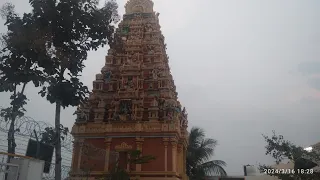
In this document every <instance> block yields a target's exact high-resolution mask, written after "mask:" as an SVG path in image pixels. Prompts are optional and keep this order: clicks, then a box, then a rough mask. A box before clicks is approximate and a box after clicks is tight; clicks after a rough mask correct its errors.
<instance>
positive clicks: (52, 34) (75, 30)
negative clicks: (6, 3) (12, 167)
mask: <svg viewBox="0 0 320 180" xmlns="http://www.w3.org/2000/svg"><path fill="white" fill-rule="evenodd" d="M29 2H30V5H31V7H32V11H31V12H30V13H25V14H24V15H23V17H19V16H17V15H16V14H15V13H11V12H13V11H11V10H10V8H7V10H9V11H4V12H10V13H7V14H9V16H8V17H10V19H9V21H8V20H7V21H8V22H9V23H7V26H8V29H10V28H11V29H14V31H17V32H18V33H16V34H13V35H12V37H14V38H15V40H18V39H19V38H23V37H26V38H27V39H28V41H27V42H28V43H29V44H28V43H23V42H22V43H20V41H18V42H17V43H18V44H19V50H16V49H9V50H7V51H6V52H5V54H10V56H12V57H16V58H15V59H13V60H12V61H14V62H12V64H13V65H14V66H9V67H8V68H7V69H5V70H6V71H4V72H3V74H4V75H2V76H8V75H16V74H17V73H20V72H21V71H23V69H25V68H24V67H22V65H23V66H26V65H28V64H27V63H23V62H22V60H24V61H26V59H28V58H29V59H30V62H31V63H30V65H31V66H30V68H40V69H41V71H36V72H35V73H28V74H26V73H25V72H24V71H23V72H24V74H23V75H24V78H25V79H27V80H28V81H30V78H33V77H34V76H40V77H45V80H46V83H45V84H44V86H43V88H42V90H41V91H40V92H39V93H40V94H41V96H43V97H46V98H47V100H48V101H49V102H50V103H55V104H56V108H55V109H56V115H55V133H56V136H57V137H56V138H55V139H57V140H58V142H57V143H55V152H56V158H55V159H56V165H55V167H56V168H55V177H56V179H57V180H58V179H61V143H60V139H61V138H60V111H61V107H68V106H77V105H79V104H80V103H82V102H83V101H84V100H85V99H86V95H87V94H88V89H87V87H86V86H84V85H83V83H82V82H80V80H79V76H80V75H81V72H82V70H83V68H84V61H85V60H86V59H87V53H88V51H90V50H97V49H98V48H99V47H100V46H104V45H106V44H107V43H111V42H113V34H114V30H115V27H114V25H115V23H116V22H117V21H118V20H119V16H118V13H117V8H118V6H117V3H116V2H115V1H114V0H109V1H106V2H105V4H104V5H103V6H99V0H45V1H44V0H30V1H29ZM11 16H12V18H11ZM11 19H12V20H11ZM11 21H13V22H14V23H12V24H14V25H11V23H10V22H11ZM11 31H12V30H9V32H10V33H11ZM29 33H31V36H29ZM4 38H6V36H4ZM6 42H7V41H6ZM30 43H31V44H30ZM34 45H35V46H36V47H35V48H34V47H33V46H34ZM7 49H8V48H7ZM30 50H31V51H32V52H35V54H32V52H30ZM21 56H23V57H24V58H23V59H22V60H21V59H18V58H21ZM7 59H8V61H10V60H9V59H10V58H9V57H8V58H7ZM20 64H21V65H20ZM17 67H18V68H17ZM9 71H10V72H12V73H11V74H10V73H9ZM15 80H16V81H17V82H19V83H21V82H22V83H23V82H25V81H26V80H21V79H19V78H16V79H15ZM32 80H33V79H32ZM10 82H11V81H10ZM33 82H35V85H36V86H39V85H40V84H41V83H39V80H38V81H36V80H34V81H33ZM2 84H4V83H2ZM15 84H17V85H19V84H18V83H15ZM5 85H6V84H5ZM6 87H8V88H7V89H10V88H9V87H11V86H6ZM10 90H11V91H12V92H14V90H12V88H11V89H10ZM24 99H25V98H24Z"/></svg>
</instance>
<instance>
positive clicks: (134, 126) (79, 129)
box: [72, 122, 177, 135]
mask: <svg viewBox="0 0 320 180" xmlns="http://www.w3.org/2000/svg"><path fill="white" fill-rule="evenodd" d="M176 126H177V125H176V124H172V123H171V122H168V123H158V122H148V123H115V124H106V123H94V124H90V125H82V124H79V125H78V124H75V125H74V126H73V128H72V134H74V135H77V134H103V133H112V132H114V133H117V132H127V133H130V132H171V131H176Z"/></svg>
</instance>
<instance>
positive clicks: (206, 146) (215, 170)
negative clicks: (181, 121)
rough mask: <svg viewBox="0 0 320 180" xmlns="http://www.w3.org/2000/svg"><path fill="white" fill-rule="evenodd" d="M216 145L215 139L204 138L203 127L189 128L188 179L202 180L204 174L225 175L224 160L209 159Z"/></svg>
mask: <svg viewBox="0 0 320 180" xmlns="http://www.w3.org/2000/svg"><path fill="white" fill-rule="evenodd" d="M216 145H217V141H216V140H214V139H210V138H205V133H204V130H203V129H201V128H197V127H193V128H192V129H191V131H190V134H189V145H188V152H187V175H188V176H189V178H190V180H202V179H204V177H205V176H212V175H220V176H226V175H227V173H226V171H225V170H224V168H223V166H226V163H225V162H224V161H221V160H211V161H210V158H211V157H212V156H213V154H214V148H215V147H216Z"/></svg>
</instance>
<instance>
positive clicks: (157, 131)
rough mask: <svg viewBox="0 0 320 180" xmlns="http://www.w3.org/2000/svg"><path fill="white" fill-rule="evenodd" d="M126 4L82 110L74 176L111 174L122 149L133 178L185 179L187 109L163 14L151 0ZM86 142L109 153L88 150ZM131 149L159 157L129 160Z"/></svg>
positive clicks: (121, 162)
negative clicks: (172, 65) (178, 89)
mask: <svg viewBox="0 0 320 180" xmlns="http://www.w3.org/2000/svg"><path fill="white" fill-rule="evenodd" d="M125 9H126V13H125V15H124V17H123V21H122V22H121V23H120V24H119V28H118V29H117V32H116V37H117V38H118V41H116V43H115V44H113V45H112V46H111V48H110V50H109V52H108V55H107V56H106V58H105V66H104V67H103V68H102V70H101V73H99V74H97V75H96V80H95V81H94V82H93V91H92V93H91V95H90V97H89V101H88V103H86V104H83V105H81V107H79V108H78V110H77V115H78V117H77V122H76V123H75V125H74V127H73V128H72V134H73V135H74V138H75V146H74V153H73V161H72V171H71V179H72V178H73V179H76V178H77V177H80V176H82V175H83V174H82V173H80V172H81V171H83V170H84V169H86V170H87V172H88V173H87V174H88V175H87V178H89V179H90V178H94V177H103V176H105V175H107V174H108V173H110V171H111V170H112V167H114V163H115V160H114V159H113V158H114V157H113V156H112V155H111V154H112V153H114V152H117V154H118V161H117V162H119V165H120V166H121V167H122V168H124V169H126V170H127V171H128V172H130V174H131V177H134V178H138V179H140V180H144V179H146V180H181V179H182V180H186V179H187V176H186V162H185V160H186V149H187V136H188V133H187V124H188V121H187V113H186V110H185V108H182V106H181V104H180V102H179V101H178V99H177V94H178V93H177V92H176V87H175V85H174V81H173V78H172V75H171V73H170V68H169V65H168V56H167V55H166V46H165V43H164V39H165V38H164V36H163V35H162V34H161V30H160V25H159V19H158V16H159V14H158V13H155V12H154V11H153V2H152V1H151V0H129V1H128V3H127V4H126V6H125ZM81 144H91V145H92V147H96V148H99V149H103V150H105V153H98V152H94V151H92V149H93V148H89V149H86V150H84V149H83V146H81ZM131 150H140V151H142V153H143V155H153V156H155V157H156V159H155V160H154V161H152V162H151V163H148V164H142V165H139V164H137V165H130V164H128V158H129V157H128V152H129V151H131ZM84 152H86V153H84ZM97 154H99V157H98V158H96V159H93V158H92V157H93V156H95V155H97ZM86 164H87V165H91V166H90V167H87V166H85V165H86Z"/></svg>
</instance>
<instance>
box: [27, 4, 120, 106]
mask: <svg viewBox="0 0 320 180" xmlns="http://www.w3.org/2000/svg"><path fill="white" fill-rule="evenodd" d="M98 2H99V1H97V0H61V1H56V0H47V1H42V0H31V1H30V3H31V6H32V7H33V11H32V13H33V16H34V17H36V18H35V24H37V26H38V28H39V29H41V30H42V31H43V32H46V33H44V35H45V37H44V39H46V52H47V53H48V54H50V55H51V62H53V63H52V64H53V65H50V66H48V65H46V64H42V65H41V67H43V68H45V71H46V72H47V73H48V75H49V78H48V79H47V82H48V84H47V85H46V86H45V87H43V89H42V91H41V92H40V94H41V95H42V96H46V97H47V100H48V101H49V102H51V103H55V102H60V103H61V105H62V106H63V107H67V106H70V105H71V106H76V105H78V104H80V103H81V102H82V101H84V100H85V97H86V95H87V94H88V93H89V91H88V89H87V87H86V86H84V85H83V83H81V82H80V81H79V76H80V73H81V72H82V70H83V68H84V64H83V62H84V60H86V59H87V52H88V51H90V50H97V48H99V47H100V46H104V45H106V44H107V42H111V41H112V39H113V33H114V25H112V23H113V22H116V21H117V20H118V18H119V17H118V14H117V7H118V6H117V4H116V2H115V1H113V0H111V1H108V2H107V3H105V5H104V6H103V7H102V8H99V7H98Z"/></svg>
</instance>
